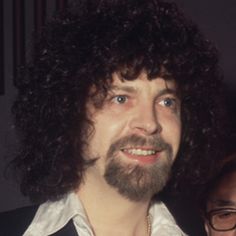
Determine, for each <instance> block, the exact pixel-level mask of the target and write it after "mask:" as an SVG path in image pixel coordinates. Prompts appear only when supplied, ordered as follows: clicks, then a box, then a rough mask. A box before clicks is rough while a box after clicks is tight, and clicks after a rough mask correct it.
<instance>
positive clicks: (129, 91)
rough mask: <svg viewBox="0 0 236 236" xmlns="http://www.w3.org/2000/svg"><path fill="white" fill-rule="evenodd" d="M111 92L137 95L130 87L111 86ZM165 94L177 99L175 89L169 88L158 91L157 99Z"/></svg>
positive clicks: (135, 90)
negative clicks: (118, 91) (117, 91)
mask: <svg viewBox="0 0 236 236" xmlns="http://www.w3.org/2000/svg"><path fill="white" fill-rule="evenodd" d="M113 90H114V91H116V90H122V91H124V92H128V93H137V89H135V88H134V87H131V86H116V85H113V86H111V88H110V91H113ZM166 94H172V95H174V96H176V97H178V98H179V95H178V93H177V90H176V89H171V88H165V89H162V90H160V91H159V92H158V97H160V96H163V95H166Z"/></svg>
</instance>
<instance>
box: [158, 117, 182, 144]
mask: <svg viewBox="0 0 236 236" xmlns="http://www.w3.org/2000/svg"><path fill="white" fill-rule="evenodd" d="M159 122H160V125H161V128H162V132H161V133H162V136H163V138H164V139H165V140H166V141H167V142H169V143H170V144H172V145H173V148H174V149H178V147H179V144H180V139H181V119H180V116H178V115H176V114H163V115H162V116H160V117H159Z"/></svg>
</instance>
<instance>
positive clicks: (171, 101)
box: [160, 97, 176, 107]
mask: <svg viewBox="0 0 236 236" xmlns="http://www.w3.org/2000/svg"><path fill="white" fill-rule="evenodd" d="M160 104H161V105H162V106H165V107H175V106H176V99H175V98H170V97H167V98H164V99H163V100H161V102H160Z"/></svg>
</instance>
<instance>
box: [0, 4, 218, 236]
mask: <svg viewBox="0 0 236 236" xmlns="http://www.w3.org/2000/svg"><path fill="white" fill-rule="evenodd" d="M16 86H17V88H18V95H17V98H16V101H15V102H14V105H13V114H14V117H15V124H16V127H17V129H18V131H19V135H20V138H21V143H22V147H21V150H20V151H19V154H18V155H17V157H16V158H15V160H14V165H15V167H16V169H17V170H18V172H19V176H20V178H21V191H22V193H23V194H24V195H26V196H28V197H29V198H30V199H31V200H32V201H34V202H36V203H38V204H40V205H39V206H36V207H34V208H32V207H30V208H23V209H20V210H16V211H13V212H8V213H5V214H2V215H1V216H0V222H1V227H0V228H1V229H0V230H1V232H4V233H3V234H4V235H24V236H33V235H35V236H36V235H80V236H86V235H96V236H100V235H102V236H106V235H113V236H115V235H123V236H130V235H135V236H146V235H147V236H150V235H152V236H156V235H158V236H164V235H168V236H170V235H173V236H177V235H184V233H183V232H182V231H181V229H180V228H179V227H178V226H177V225H176V223H175V221H174V219H173V217H172V216H171V214H170V213H169V211H168V210H167V208H166V206H165V205H164V204H163V203H162V202H161V201H160V199H159V195H160V192H161V191H162V189H163V188H164V186H166V184H167V182H168V186H174V187H175V188H178V189H180V190H182V189H186V188H188V186H190V185H191V184H193V183H194V184H197V183H202V182H203V181H204V180H205V178H206V177H205V176H204V174H206V173H207V172H208V171H210V168H211V166H212V163H213V162H214V161H215V160H217V158H218V156H221V153H220V146H219V145H218V144H219V143H218V137H220V132H221V129H220V124H221V123H220V116H219V113H220V110H219V105H220V102H219V100H220V93H221V91H220V87H221V76H220V74H219V69H218V60H217V52H216V50H215V48H214V47H213V46H212V44H211V43H210V42H209V41H207V40H206V39H205V38H204V37H203V36H202V34H201V33H200V32H199V30H198V28H197V26H196V25H195V24H194V23H192V22H191V21H189V20H188V19H186V18H185V17H184V15H183V14H182V13H181V12H180V11H179V10H178V8H177V7H176V5H175V4H174V3H169V2H164V1H161V0H80V1H79V0H78V1H77V3H76V4H75V5H74V6H73V7H72V8H71V9H69V10H67V11H65V12H63V13H61V14H59V15H57V16H55V17H54V18H53V19H52V21H51V22H49V23H48V24H47V25H46V26H45V28H44V29H43V30H42V35H41V36H40V38H39V39H35V46H34V50H33V55H32V60H31V61H30V62H29V63H28V64H27V66H26V67H25V68H23V70H22V71H21V73H19V76H18V78H17V80H16ZM187 184H188V185H187ZM181 186H182V187H181ZM13 216H14V218H13ZM13 223H14V227H10V225H13Z"/></svg>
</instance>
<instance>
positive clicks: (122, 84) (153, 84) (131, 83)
mask: <svg viewBox="0 0 236 236" xmlns="http://www.w3.org/2000/svg"><path fill="white" fill-rule="evenodd" d="M112 78H113V80H112V83H111V88H112V89H123V88H127V90H128V88H129V87H130V90H132V91H137V92H138V91H140V90H143V89H150V90H151V91H152V90H156V91H159V90H163V89H170V90H173V91H176V92H177V84H176V82H175V81H174V80H173V79H168V80H166V79H164V78H162V77H156V78H153V79H148V77H147V74H146V73H141V74H140V75H139V76H138V77H137V78H136V79H134V80H126V79H124V78H122V77H121V76H120V75H119V74H118V73H114V74H113V75H112Z"/></svg>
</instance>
